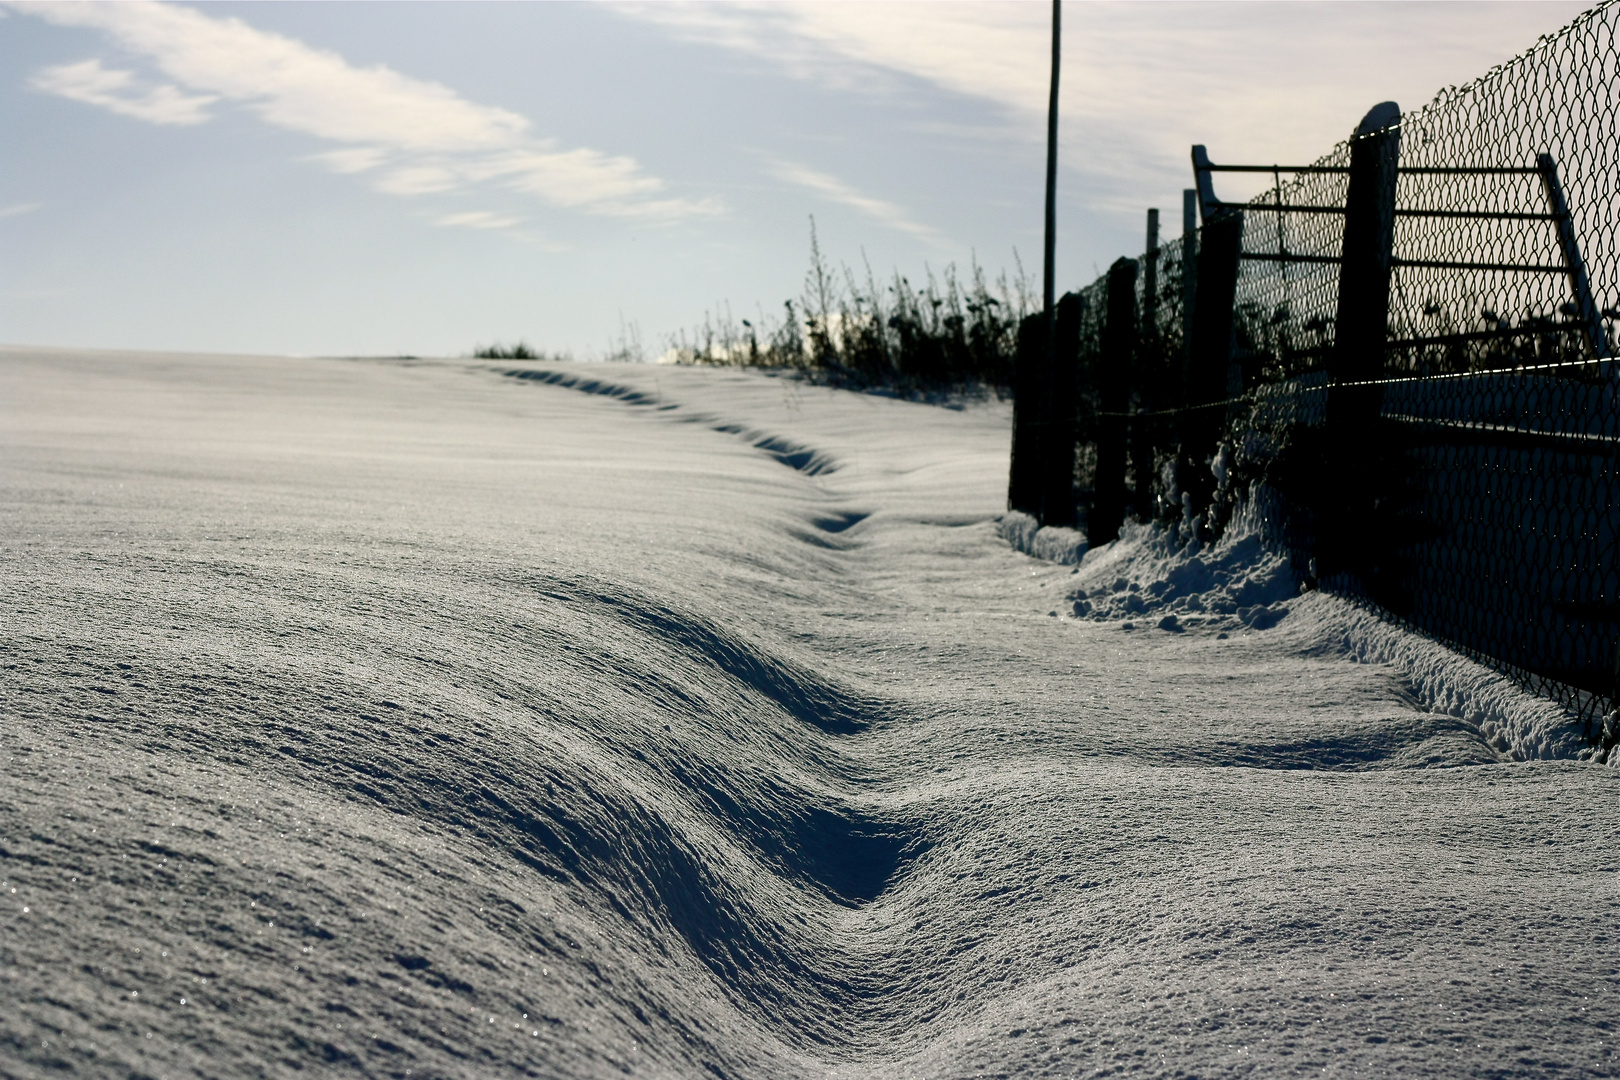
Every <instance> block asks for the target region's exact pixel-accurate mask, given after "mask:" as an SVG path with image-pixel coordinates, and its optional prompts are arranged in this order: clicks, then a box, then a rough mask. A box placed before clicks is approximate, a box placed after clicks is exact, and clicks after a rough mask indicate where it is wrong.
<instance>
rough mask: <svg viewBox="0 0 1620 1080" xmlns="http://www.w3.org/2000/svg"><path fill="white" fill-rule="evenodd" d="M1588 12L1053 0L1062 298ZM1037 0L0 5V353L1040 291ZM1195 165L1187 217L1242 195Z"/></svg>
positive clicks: (612, 343) (440, 351) (1044, 13)
mask: <svg viewBox="0 0 1620 1080" xmlns="http://www.w3.org/2000/svg"><path fill="white" fill-rule="evenodd" d="M1587 6H1589V5H1587V4H1584V3H1569V2H1564V0H1538V2H1534V3H1524V2H1519V3H1515V2H1498V3H1484V4H1478V3H1463V2H1451V3H1349V4H1336V3H1313V4H1305V3H1286V2H1271V3H1217V2H1207V3H1193V4H1187V3H1173V2H1151V3H1149V2H1141V3H1128V4H1115V3H1076V2H1070V3H1067V4H1065V5H1064V8H1063V27H1064V33H1063V57H1064V59H1063V68H1062V80H1061V87H1062V92H1061V100H1060V108H1059V114H1060V117H1061V129H1060V144H1061V145H1060V150H1059V177H1058V186H1059V189H1058V206H1057V215H1058V238H1057V252H1058V255H1057V277H1058V284H1059V288H1060V290H1062V289H1070V288H1077V287H1079V286H1081V285H1084V284H1086V283H1087V282H1089V281H1091V280H1092V279H1093V278H1095V277H1096V276H1097V275H1098V273H1100V271H1101V269H1102V268H1105V267H1106V266H1107V265H1108V264H1109V263H1110V262H1112V261H1113V260H1114V259H1115V258H1117V257H1118V256H1120V255H1126V254H1136V253H1137V252H1139V251H1140V250H1141V248H1142V247H1143V241H1144V219H1145V211H1146V209H1147V208H1148V207H1158V208H1160V209H1161V213H1162V215H1163V221H1164V235H1165V236H1166V237H1167V238H1168V237H1171V236H1174V235H1177V234H1178V233H1179V232H1180V228H1181V226H1180V216H1181V214H1180V208H1181V191H1182V189H1183V188H1185V187H1187V186H1189V184H1190V183H1191V169H1190V165H1189V158H1188V150H1189V147H1190V146H1191V145H1192V144H1193V143H1204V144H1206V145H1207V146H1208V147H1209V153H1210V155H1211V157H1212V158H1213V159H1214V160H1215V161H1217V162H1232V163H1267V164H1269V163H1272V162H1281V163H1284V164H1287V163H1296V164H1297V163H1301V162H1305V161H1309V160H1312V159H1314V158H1316V157H1318V156H1319V155H1321V154H1322V153H1324V152H1326V151H1327V150H1328V149H1329V148H1331V147H1332V146H1333V145H1334V144H1335V143H1336V142H1338V141H1340V140H1342V139H1343V138H1344V137H1345V136H1346V135H1348V134H1349V132H1350V131H1351V130H1352V129H1353V128H1354V127H1355V125H1356V122H1357V121H1358V120H1359V119H1360V118H1361V116H1362V115H1363V114H1364V113H1365V112H1366V111H1367V110H1368V109H1369V108H1370V107H1371V106H1372V105H1374V104H1376V103H1377V102H1380V101H1384V100H1394V101H1397V102H1398V103H1399V104H1400V105H1401V106H1402V108H1403V109H1405V110H1406V111H1411V110H1413V109H1415V108H1417V107H1419V106H1421V105H1422V104H1423V103H1425V102H1426V101H1428V100H1430V99H1431V98H1432V97H1433V96H1434V95H1435V94H1436V93H1437V92H1439V91H1440V90H1442V89H1444V88H1445V87H1447V86H1450V85H1456V84H1462V83H1466V82H1468V81H1471V80H1472V79H1474V78H1476V77H1477V76H1479V75H1482V74H1484V73H1485V72H1486V71H1487V70H1488V69H1489V68H1490V67H1491V66H1492V65H1494V64H1497V63H1500V62H1502V61H1505V60H1508V59H1510V58H1511V57H1512V56H1514V55H1515V54H1517V53H1519V52H1521V51H1523V50H1524V49H1526V48H1528V47H1529V46H1531V45H1533V44H1534V43H1535V41H1536V39H1537V38H1538V37H1539V36H1540V35H1542V34H1545V33H1550V32H1553V31H1555V30H1557V29H1558V28H1559V27H1561V26H1563V25H1564V24H1566V23H1567V22H1569V21H1570V20H1571V19H1573V18H1574V17H1575V16H1576V15H1577V14H1579V13H1580V12H1581V11H1582V10H1584V9H1585V8H1586V7H1587ZM1050 18H1051V9H1050V6H1049V5H1047V4H1044V3H1022V2H999V3H970V2H962V3H946V4H936V3H837V2H828V3H772V4H758V3H732V4H701V3H700V4H674V3H655V4H648V3H603V4H576V3H454V4H450V3H404V4H396V3H320V4H279V3H272V4H261V3H231V4H156V3H143V2H132V3H118V4H111V5H100V4H81V3H70V4H54V3H15V4H4V5H0V140H3V141H4V144H5V145H6V146H7V147H8V150H7V152H6V153H5V154H3V155H0V342H6V343H11V344H34V345H56V346H76V347H106V348H137V349H175V350H196V351H227V352H257V353H294V354H301V355H399V354H413V355H450V356H453V355H461V354H465V353H467V352H469V351H470V350H471V349H472V348H474V347H475V346H476V345H479V344H487V343H494V342H513V341H517V340H519V339H521V340H524V341H526V342H528V343H529V344H530V345H532V346H534V347H536V348H539V349H542V350H545V351H546V352H548V353H565V354H568V355H571V356H573V357H575V358H577V359H595V358H602V357H605V356H609V355H615V354H619V353H623V352H624V351H625V350H626V349H628V350H629V351H630V352H631V353H633V354H636V355H640V356H644V357H646V358H648V359H651V358H654V357H656V356H657V355H658V354H660V353H661V352H662V351H663V350H664V349H665V348H667V346H668V344H669V342H670V339H671V336H672V335H673V334H676V333H678V332H680V331H682V330H688V329H690V328H692V327H694V326H696V325H698V324H700V323H702V322H703V320H704V318H705V315H706V313H710V312H720V311H729V312H730V313H731V314H732V316H733V317H736V318H750V317H751V318H758V317H759V316H760V314H761V313H764V314H766V315H767V316H769V315H774V314H775V313H777V312H779V311H780V310H781V304H782V301H784V300H786V299H789V298H791V297H795V296H797V295H798V294H799V292H800V291H801V288H802V285H803V280H804V275H805V271H806V268H807V266H808V258H809V249H810V229H811V221H812V219H813V220H814V223H815V228H816V232H817V236H818V240H819V243H820V246H821V249H822V251H823V253H824V255H825V256H826V258H827V259H828V260H829V261H830V262H832V263H834V264H835V265H836V264H845V265H849V266H851V267H852V268H854V269H855V271H856V272H857V273H858V274H859V275H861V276H864V275H865V272H866V270H865V268H866V267H867V266H870V267H871V269H872V271H873V272H874V273H875V274H876V275H877V276H878V277H879V278H886V277H887V276H888V275H890V274H891V273H894V272H899V273H901V274H904V275H906V276H907V277H908V278H910V279H912V280H914V281H915V280H919V279H921V278H922V277H923V276H924V275H926V274H927V273H929V272H930V271H932V272H933V273H935V274H939V273H941V272H943V270H944V268H946V267H948V266H951V265H954V266H956V267H958V268H959V269H964V270H965V268H966V267H968V266H969V265H970V264H971V263H972V262H974V261H975V260H976V261H977V263H978V264H979V265H980V266H982V267H983V268H984V269H985V271H986V273H987V274H988V275H989V276H990V277H991V278H995V277H996V276H997V275H999V274H1001V273H1003V272H1005V273H1007V274H1009V275H1011V276H1016V274H1017V272H1018V270H1017V268H1018V266H1019V265H1020V263H1021V265H1022V267H1023V269H1024V271H1025V272H1026V273H1027V274H1028V277H1029V279H1030V280H1032V281H1033V282H1035V283H1036V286H1037V288H1038V282H1039V279H1040V258H1041V233H1042V184H1043V181H1044V158H1045V123H1046V100H1047V78H1048V66H1047V65H1048V57H1049V51H1048V50H1049V48H1050V38H1049V34H1050ZM1222 179H1223V184H1222V185H1219V186H1218V189H1217V191H1218V194H1219V195H1220V196H1221V197H1222V198H1231V197H1235V196H1245V195H1248V194H1252V192H1250V191H1246V190H1243V189H1241V188H1240V187H1238V186H1236V185H1235V184H1233V183H1231V182H1230V181H1227V180H1226V178H1224V177H1223V178H1222Z"/></svg>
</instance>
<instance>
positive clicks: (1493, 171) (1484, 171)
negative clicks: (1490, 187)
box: [1194, 161, 1541, 176]
mask: <svg viewBox="0 0 1620 1080" xmlns="http://www.w3.org/2000/svg"><path fill="white" fill-rule="evenodd" d="M1194 168H1195V169H1197V170H1198V171H1199V172H1242V173H1317V174H1321V173H1338V174H1344V173H1348V172H1349V171H1350V166H1348V165H1217V164H1215V163H1214V162H1213V161H1211V162H1206V163H1204V164H1200V165H1195V166H1194ZM1396 171H1397V172H1401V173H1412V174H1417V175H1423V176H1535V175H1537V174H1539V173H1540V172H1541V169H1540V168H1538V167H1537V166H1535V165H1399V166H1396Z"/></svg>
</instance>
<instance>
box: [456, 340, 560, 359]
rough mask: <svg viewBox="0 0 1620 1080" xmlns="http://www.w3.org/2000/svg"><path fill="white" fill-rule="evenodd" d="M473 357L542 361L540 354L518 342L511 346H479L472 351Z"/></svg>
mask: <svg viewBox="0 0 1620 1080" xmlns="http://www.w3.org/2000/svg"><path fill="white" fill-rule="evenodd" d="M473 356H474V357H475V358H476V359H479V360H542V359H544V357H543V356H541V354H540V353H539V352H538V351H536V350H534V349H531V348H530V347H529V346H528V344H527V343H525V342H522V341H519V342H517V343H516V344H513V345H500V344H496V345H480V346H478V347H477V348H476V349H474V350H473Z"/></svg>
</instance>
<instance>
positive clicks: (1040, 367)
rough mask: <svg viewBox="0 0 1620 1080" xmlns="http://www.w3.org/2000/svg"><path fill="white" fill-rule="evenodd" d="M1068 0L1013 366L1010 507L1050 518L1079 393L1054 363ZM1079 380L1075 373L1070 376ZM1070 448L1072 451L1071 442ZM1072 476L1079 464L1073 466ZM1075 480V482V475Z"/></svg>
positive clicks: (1057, 33)
mask: <svg viewBox="0 0 1620 1080" xmlns="http://www.w3.org/2000/svg"><path fill="white" fill-rule="evenodd" d="M1062 15H1063V9H1062V0H1052V92H1051V97H1050V98H1049V99H1048V101H1047V107H1046V259H1045V270H1044V272H1043V274H1042V282H1041V311H1040V314H1039V315H1038V316H1037V315H1034V314H1031V315H1027V316H1025V317H1024V320H1023V322H1022V323H1020V324H1019V327H1018V353H1017V356H1016V358H1015V360H1014V364H1013V444H1012V469H1011V470H1010V471H1011V476H1010V478H1009V480H1008V484H1007V505H1008V507H1009V508H1010V509H1013V510H1019V511H1022V512H1024V513H1026V514H1029V515H1031V516H1032V517H1034V518H1035V519H1036V520H1037V521H1041V522H1043V523H1044V522H1045V520H1046V517H1047V511H1046V501H1047V499H1046V494H1047V491H1048V489H1049V488H1048V485H1049V482H1050V479H1051V478H1050V477H1049V467H1050V466H1049V463H1050V461H1051V458H1052V452H1053V447H1052V446H1051V442H1052V436H1053V431H1052V427H1053V420H1054V417H1053V416H1052V407H1053V403H1054V399H1055V400H1056V401H1058V402H1068V403H1069V405H1068V406H1067V407H1068V408H1069V409H1070V411H1071V412H1072V411H1073V402H1074V395H1073V393H1072V392H1070V393H1068V394H1062V393H1058V394H1054V390H1055V389H1056V388H1055V387H1054V386H1053V384H1052V381H1053V374H1054V365H1055V364H1056V356H1057V304H1056V303H1055V302H1054V295H1055V293H1056V292H1057V288H1056V286H1057V269H1056V267H1055V266H1054V265H1053V263H1052V256H1053V251H1054V250H1055V249H1056V246H1057V130H1058V129H1057V108H1058V64H1059V59H1060V54H1059V46H1060V44H1061V42H1062V36H1063V35H1062V31H1063V25H1062ZM1069 377H1070V378H1073V372H1072V371H1071V372H1070V374H1069ZM1065 420H1066V421H1067V422H1066V423H1063V422H1060V423H1059V424H1058V425H1057V428H1058V430H1059V431H1067V432H1069V436H1068V438H1069V440H1070V442H1071V444H1072V442H1073V417H1072V416H1070V417H1066V418H1065ZM1068 452H1069V453H1070V454H1071V455H1072V454H1073V452H1074V448H1073V446H1072V445H1071V446H1070V447H1069V450H1068ZM1070 472H1071V474H1072V473H1073V468H1072V466H1071V468H1070ZM1069 483H1070V485H1071V487H1072V485H1073V483H1074V480H1073V477H1072V475H1071V477H1070V479H1069ZM1072 506H1073V497H1072V495H1071V496H1070V497H1069V498H1066V499H1065V498H1059V499H1057V500H1056V505H1055V506H1054V507H1053V510H1054V511H1055V514H1056V516H1057V517H1059V518H1062V519H1063V520H1062V522H1061V523H1062V524H1064V525H1067V524H1070V520H1069V519H1070V518H1071V517H1072V514H1073V510H1072Z"/></svg>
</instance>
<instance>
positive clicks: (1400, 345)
mask: <svg viewBox="0 0 1620 1080" xmlns="http://www.w3.org/2000/svg"><path fill="white" fill-rule="evenodd" d="M1617 36H1620V3H1617V2H1616V0H1611V2H1610V3H1607V4H1604V5H1602V6H1600V7H1598V8H1595V9H1593V10H1592V11H1589V12H1587V13H1586V14H1585V15H1583V16H1581V17H1580V18H1579V19H1577V20H1576V21H1575V22H1573V23H1572V24H1570V25H1569V26H1568V27H1566V28H1565V29H1564V30H1563V31H1561V32H1560V33H1558V34H1555V35H1551V36H1549V37H1545V38H1543V39H1542V40H1541V41H1540V42H1538V43H1537V44H1536V46H1535V47H1534V48H1532V49H1530V50H1529V51H1528V52H1526V53H1524V54H1523V55H1521V56H1519V57H1517V58H1516V59H1514V60H1512V61H1510V62H1508V63H1506V64H1503V65H1501V66H1500V67H1498V68H1496V69H1494V70H1492V71H1491V72H1489V73H1488V74H1486V75H1485V76H1484V77H1483V78H1481V79H1479V80H1478V81H1476V82H1474V83H1472V84H1471V85H1468V86H1466V87H1462V88H1453V89H1451V90H1448V91H1446V92H1445V93H1442V94H1441V95H1440V96H1439V97H1438V98H1437V99H1436V100H1435V101H1434V102H1432V103H1431V104H1429V105H1428V106H1426V107H1424V108H1423V109H1420V110H1418V111H1417V112H1415V113H1412V114H1409V115H1406V116H1402V115H1401V112H1400V109H1399V108H1398V107H1397V106H1396V105H1395V104H1394V103H1390V102H1386V103H1384V104H1382V105H1378V106H1376V107H1375V108H1373V109H1372V111H1370V112H1369V113H1368V114H1367V115H1366V118H1365V119H1364V120H1362V122H1361V124H1360V126H1359V127H1358V128H1357V129H1356V131H1355V133H1354V135H1353V136H1352V137H1351V138H1350V139H1349V140H1347V141H1346V142H1344V143H1342V144H1341V145H1339V146H1337V147H1335V148H1334V149H1333V150H1332V151H1330V152H1329V153H1328V154H1326V155H1325V156H1324V157H1322V158H1320V159H1319V160H1317V161H1315V162H1313V163H1311V164H1309V165H1294V166H1283V165H1230V164H1216V163H1214V162H1212V161H1211V160H1210V158H1209V156H1208V154H1207V153H1206V151H1205V149H1204V147H1202V146H1195V147H1193V150H1192V158H1193V171H1194V176H1195V179H1196V182H1197V186H1196V188H1194V189H1190V190H1188V191H1187V192H1186V197H1185V205H1184V207H1183V224H1184V226H1185V228H1184V230H1183V235H1182V237H1181V238H1180V240H1179V241H1176V242H1173V243H1171V244H1168V245H1166V246H1162V247H1161V246H1160V245H1159V243H1158V217H1157V212H1156V211H1149V212H1148V230H1147V231H1148V236H1147V245H1146V246H1147V250H1146V253H1145V254H1143V255H1142V256H1140V257H1139V258H1135V259H1120V260H1119V261H1118V262H1116V263H1115V264H1114V265H1113V266H1112V267H1111V268H1110V269H1109V271H1108V273H1107V274H1106V275H1105V276H1104V277H1102V278H1101V279H1099V280H1098V281H1096V282H1095V283H1093V284H1091V285H1089V286H1087V287H1086V288H1083V289H1081V290H1079V291H1078V292H1074V293H1070V294H1068V295H1066V296H1064V297H1063V298H1062V300H1061V301H1060V302H1059V303H1058V304H1057V305H1056V309H1055V320H1056V339H1055V340H1056V345H1055V347H1054V349H1053V351H1052V353H1050V354H1049V353H1047V351H1046V349H1045V340H1046V339H1045V325H1044V322H1043V321H1042V320H1043V318H1044V317H1043V316H1040V315H1037V316H1033V317H1031V318H1030V319H1028V320H1026V322H1025V324H1024V325H1023V327H1022V328H1021V333H1020V348H1019V362H1018V365H1017V372H1016V376H1015V394H1016V402H1017V415H1016V422H1015V434H1014V447H1013V460H1014V465H1013V475H1012V483H1011V490H1010V502H1011V505H1012V506H1013V508H1014V509H1018V510H1023V511H1026V512H1028V513H1031V514H1033V515H1034V516H1036V517H1037V518H1038V519H1039V520H1041V521H1042V522H1043V523H1044V524H1054V525H1068V524H1082V525H1083V526H1084V527H1085V528H1086V530H1087V532H1088V533H1089V537H1090V540H1091V543H1092V544H1094V545H1095V544H1099V543H1104V542H1106V541H1108V540H1111V539H1113V538H1114V537H1115V536H1117V535H1118V533H1119V529H1120V526H1121V524H1122V522H1123V521H1124V520H1125V518H1126V517H1127V516H1133V517H1135V518H1137V519H1142V520H1148V519H1160V520H1165V521H1169V520H1172V519H1175V520H1180V521H1182V522H1184V523H1188V524H1191V526H1192V527H1193V529H1195V530H1196V531H1197V532H1198V533H1199V534H1200V535H1202V536H1203V538H1204V539H1205V540H1209V539H1213V538H1214V537H1216V536H1218V535H1219V534H1220V533H1221V531H1222V530H1223V529H1224V528H1226V527H1227V526H1228V525H1229V524H1230V523H1231V522H1232V520H1233V518H1234V516H1235V515H1236V514H1237V513H1238V512H1240V511H1245V512H1246V513H1247V514H1249V515H1250V517H1251V519H1252V520H1254V521H1255V522H1257V523H1258V525H1259V527H1260V528H1261V530H1262V532H1263V534H1264V535H1265V536H1266V538H1267V539H1268V540H1269V541H1270V542H1272V543H1274V544H1276V545H1279V546H1280V547H1282V548H1283V549H1284V550H1286V551H1287V552H1288V553H1289V554H1290V555H1291V556H1292V559H1293V564H1294V566H1295V568H1296V572H1298V573H1299V574H1300V575H1301V577H1302V579H1303V580H1304V583H1305V584H1306V585H1307V586H1308V587H1309V586H1317V587H1321V588H1324V589H1329V590H1332V591H1335V592H1338V593H1341V594H1344V595H1347V596H1350V597H1353V598H1356V599H1357V600H1359V601H1361V602H1365V603H1371V604H1375V605H1378V606H1379V607H1381V608H1383V609H1385V610H1386V611H1387V612H1388V613H1390V614H1392V615H1394V616H1395V617H1397V618H1399V619H1401V620H1403V621H1404V622H1405V623H1407V624H1408V625H1410V626H1412V627H1414V628H1416V629H1418V630H1421V631H1423V632H1426V633H1428V634H1431V635H1433V636H1434V637H1436V638H1439V639H1441V640H1443V641H1445V642H1447V643H1449V644H1451V645H1453V646H1455V647H1457V648H1459V649H1461V650H1462V651H1464V652H1466V653H1469V654H1471V655H1473V656H1474V657H1476V658H1477V659H1480V660H1483V661H1485V662H1487V663H1490V664H1492V665H1493V666H1495V667H1498V668H1499V669H1501V670H1504V671H1506V672H1508V673H1510V674H1513V675H1515V676H1516V677H1518V678H1520V679H1521V680H1522V681H1523V682H1525V683H1526V684H1527V685H1530V686H1531V687H1533V688H1535V689H1537V690H1540V691H1541V692H1543V693H1547V694H1550V695H1552V696H1554V697H1556V698H1557V699H1559V700H1560V701H1562V702H1563V703H1564V704H1566V705H1568V706H1569V707H1571V708H1573V709H1575V710H1576V711H1577V712H1578V713H1579V714H1580V715H1581V716H1582V717H1583V718H1584V719H1585V720H1586V723H1587V730H1588V735H1589V737H1590V738H1593V739H1594V740H1601V741H1604V742H1606V743H1612V742H1614V741H1615V737H1616V731H1615V730H1614V724H1613V723H1610V724H1609V725H1608V727H1607V729H1605V724H1604V721H1603V716H1604V714H1606V713H1608V712H1609V711H1610V710H1612V709H1614V708H1615V707H1616V705H1617V704H1620V685H1617V683H1620V654H1617V646H1620V473H1617V467H1620V456H1617V451H1620V360H1617V359H1616V346H1615V334H1614V325H1613V324H1614V321H1615V319H1616V318H1617V315H1620V313H1617V312H1616V311H1615V308H1614V305H1615V304H1616V303H1620V242H1617V230H1616V226H1617V224H1620V113H1617V102H1620V93H1616V87H1620V70H1617V68H1620V64H1617V44H1620V42H1617ZM1229 172H1250V173H1253V172H1261V173H1265V174H1269V176H1270V178H1271V180H1272V186H1271V188H1270V190H1269V191H1268V192H1267V193H1266V194H1264V195H1261V196H1259V197H1256V198H1254V199H1252V200H1250V201H1249V202H1246V203H1241V204H1240V203H1231V202H1223V201H1221V200H1220V199H1219V198H1218V197H1217V195H1216V182H1217V181H1218V180H1219V179H1220V177H1221V175H1222V174H1224V173H1229ZM1195 214H1196V219H1195ZM1199 221H1201V223H1202V225H1201V227H1199Z"/></svg>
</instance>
